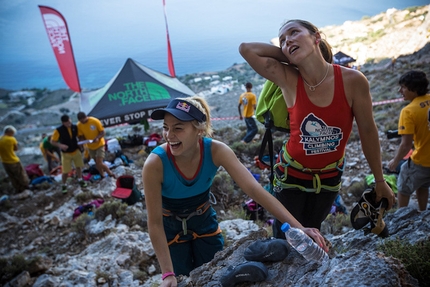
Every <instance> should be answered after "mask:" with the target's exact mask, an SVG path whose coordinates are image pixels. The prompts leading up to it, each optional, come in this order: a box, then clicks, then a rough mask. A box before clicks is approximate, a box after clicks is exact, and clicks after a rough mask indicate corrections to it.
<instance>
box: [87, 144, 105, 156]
mask: <svg viewBox="0 0 430 287" xmlns="http://www.w3.org/2000/svg"><path fill="white" fill-rule="evenodd" d="M88 153H89V154H90V157H91V158H93V159H96V158H99V157H101V158H103V159H104V158H105V146H104V145H103V146H101V147H99V148H97V149H88Z"/></svg>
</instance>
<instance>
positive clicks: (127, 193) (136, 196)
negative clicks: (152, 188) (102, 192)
mask: <svg viewBox="0 0 430 287" xmlns="http://www.w3.org/2000/svg"><path fill="white" fill-rule="evenodd" d="M112 197H115V198H118V199H121V201H122V202H123V203H126V204H127V205H133V204H135V203H136V202H138V201H140V200H142V199H143V198H144V195H143V194H142V192H141V191H140V190H139V189H138V188H137V186H136V182H135V179H134V176H132V175H121V176H120V177H118V178H117V179H116V189H115V190H114V191H113V192H112Z"/></svg>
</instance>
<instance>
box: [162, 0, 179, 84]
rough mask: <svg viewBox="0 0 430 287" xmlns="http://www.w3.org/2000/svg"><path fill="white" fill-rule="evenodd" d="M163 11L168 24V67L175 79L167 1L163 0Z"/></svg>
mask: <svg viewBox="0 0 430 287" xmlns="http://www.w3.org/2000/svg"><path fill="white" fill-rule="evenodd" d="M163 9H164V21H165V22H166V34H167V65H168V66H169V73H170V76H172V77H173V78H175V77H176V73H175V65H173V55H172V47H171V46H170V37H169V28H168V26H167V16H166V1H165V0H163Z"/></svg>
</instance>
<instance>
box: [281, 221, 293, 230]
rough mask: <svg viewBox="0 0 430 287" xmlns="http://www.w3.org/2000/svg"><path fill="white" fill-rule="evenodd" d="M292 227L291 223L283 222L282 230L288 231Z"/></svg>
mask: <svg viewBox="0 0 430 287" xmlns="http://www.w3.org/2000/svg"><path fill="white" fill-rule="evenodd" d="M290 228H291V226H290V224H289V223H288V222H285V223H284V224H282V226H281V230H282V232H287V231H288V230H289V229H290Z"/></svg>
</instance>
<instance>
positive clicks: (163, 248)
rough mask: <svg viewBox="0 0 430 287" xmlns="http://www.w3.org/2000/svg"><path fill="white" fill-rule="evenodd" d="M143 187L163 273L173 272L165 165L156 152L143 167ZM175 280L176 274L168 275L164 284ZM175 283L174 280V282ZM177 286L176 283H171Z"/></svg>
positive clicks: (153, 240) (155, 246)
mask: <svg viewBox="0 0 430 287" xmlns="http://www.w3.org/2000/svg"><path fill="white" fill-rule="evenodd" d="M142 180H143V189H144V192H145V202H146V209H147V212H148V232H149V237H150V238H151V242H152V245H153V247H154V250H155V254H156V255H157V259H158V262H159V264H160V268H161V273H162V274H164V273H166V272H173V264H172V259H171V257H170V252H169V247H168V245H167V239H166V233H165V232H164V226H163V208H162V197H161V183H162V181H163V165H162V162H161V159H160V158H159V157H158V156H157V155H156V154H150V155H149V156H148V158H147V159H146V161H145V165H144V166H143V169H142ZM170 281H175V283H176V279H175V277H174V276H170V277H167V278H166V280H164V281H163V284H167V285H163V286H169V285H168V283H169V282H170ZM172 283H173V282H172ZM171 286H176V285H171Z"/></svg>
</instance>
